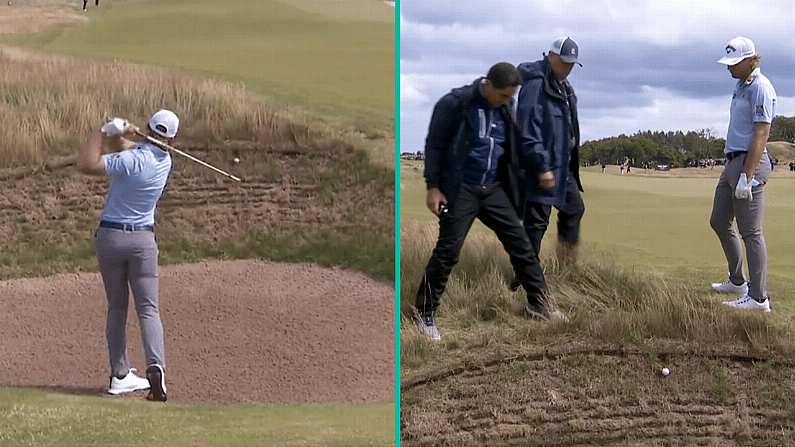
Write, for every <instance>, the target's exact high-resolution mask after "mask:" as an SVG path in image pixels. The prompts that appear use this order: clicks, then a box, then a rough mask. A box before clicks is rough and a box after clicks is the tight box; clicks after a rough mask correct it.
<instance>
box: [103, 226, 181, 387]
mask: <svg viewBox="0 0 795 447" xmlns="http://www.w3.org/2000/svg"><path fill="white" fill-rule="evenodd" d="M95 243H96V253H97V260H98V261H99V269H100V272H101V273H102V281H103V282H104V283H105V294H106V296H107V300H108V319H107V326H106V328H105V336H106V337H107V341H108V354H109V356H110V370H111V374H113V375H114V376H116V377H123V376H125V375H127V373H128V372H129V370H130V363H129V361H128V359H127V308H128V301H129V295H130V290H131V289H132V294H133V298H134V300H135V310H136V311H137V313H138V321H139V324H140V327H141V337H142V338H143V345H144V353H145V355H146V365H147V366H150V365H153V364H157V365H160V366H162V367H163V368H165V366H166V365H165V358H164V347H163V324H162V323H161V321H160V300H159V296H158V288H159V274H158V266H157V257H158V250H157V242H156V241H155V235H154V233H152V232H151V231H124V230H116V229H111V228H99V229H98V230H97V234H96V241H95Z"/></svg>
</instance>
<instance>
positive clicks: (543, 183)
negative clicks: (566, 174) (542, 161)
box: [538, 171, 555, 189]
mask: <svg viewBox="0 0 795 447" xmlns="http://www.w3.org/2000/svg"><path fill="white" fill-rule="evenodd" d="M538 186H540V187H541V189H552V188H554V187H555V174H553V173H552V171H547V172H543V173H541V174H538Z"/></svg>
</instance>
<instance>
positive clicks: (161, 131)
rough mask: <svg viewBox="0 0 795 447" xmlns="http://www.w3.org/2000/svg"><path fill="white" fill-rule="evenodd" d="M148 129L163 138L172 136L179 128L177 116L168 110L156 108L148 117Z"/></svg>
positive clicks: (175, 134)
mask: <svg viewBox="0 0 795 447" xmlns="http://www.w3.org/2000/svg"><path fill="white" fill-rule="evenodd" d="M149 129H150V130H151V131H152V132H154V133H156V134H158V135H160V136H161V137H163V138H174V137H175V136H177V130H179V118H177V115H176V114H175V113H174V112H172V111H170V110H158V112H157V113H155V114H154V115H152V118H150V119H149Z"/></svg>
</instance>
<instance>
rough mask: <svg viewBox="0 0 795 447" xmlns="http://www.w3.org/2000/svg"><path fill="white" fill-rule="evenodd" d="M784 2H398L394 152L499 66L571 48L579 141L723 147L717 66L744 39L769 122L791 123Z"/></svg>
mask: <svg viewBox="0 0 795 447" xmlns="http://www.w3.org/2000/svg"><path fill="white" fill-rule="evenodd" d="M792 8H793V6H792V2H791V0H779V1H772V0H768V1H754V2H749V1H747V0H742V1H738V0H713V1H699V2H692V1H679V0H658V1H650V0H646V1H628V0H558V1H540V0H498V1H497V0H495V1H487V2H484V1H474V0H433V1H421V0H403V1H401V2H400V16H401V22H400V97H401V98H400V139H401V141H400V143H401V150H402V151H415V150H420V149H422V147H423V146H424V141H425V135H426V133H427V128H428V120H429V119H430V114H431V111H432V109H433V105H434V104H435V102H436V101H437V100H438V99H439V98H440V97H441V96H442V95H443V94H444V93H446V92H447V91H449V90H450V89H451V88H453V87H458V86H461V85H464V84H467V83H470V82H472V80H474V79H475V78H476V77H478V76H482V75H483V74H485V72H486V71H487V70H488V68H489V67H490V66H491V65H492V64H493V63H495V62H499V61H508V62H512V63H514V64H519V63H521V62H528V61H533V60H538V59H541V58H542V57H543V56H542V53H543V52H545V51H546V50H547V49H548V47H549V45H550V43H551V42H552V41H553V40H554V39H555V37H557V36H562V35H568V36H571V37H572V38H573V39H574V40H575V41H577V43H578V44H579V46H580V61H581V62H582V63H583V65H584V67H582V68H580V67H579V66H575V68H574V70H573V72H572V74H571V75H570V76H569V80H570V81H571V82H572V84H573V85H574V87H575V89H576V91H577V95H578V97H579V108H580V127H581V131H582V134H583V138H584V139H586V140H587V139H596V138H602V137H606V136H611V135H618V134H620V133H627V134H629V133H633V132H635V131H637V130H639V129H644V130H645V129H653V130H695V129H703V128H709V129H711V130H712V131H713V134H715V135H717V136H720V137H725V135H726V127H727V125H728V121H729V103H730V101H731V93H732V90H733V88H734V83H735V81H734V80H733V79H732V78H731V76H730V75H729V72H728V70H727V69H726V68H725V66H723V65H719V64H717V63H716V62H715V61H716V60H717V59H719V58H720V57H721V56H722V54H723V52H724V47H725V45H726V42H727V41H728V40H729V39H731V38H732V37H735V36H738V35H741V36H746V37H750V38H751V39H752V40H753V41H754V42H755V43H756V47H757V51H758V52H759V53H760V55H761V56H762V72H763V73H765V74H766V75H767V77H768V78H770V80H771V82H772V83H773V86H774V87H775V89H776V92H777V94H778V103H777V110H776V114H778V115H786V116H795V28H794V27H793V21H792V20H793V10H792Z"/></svg>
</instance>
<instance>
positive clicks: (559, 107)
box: [513, 37, 585, 288]
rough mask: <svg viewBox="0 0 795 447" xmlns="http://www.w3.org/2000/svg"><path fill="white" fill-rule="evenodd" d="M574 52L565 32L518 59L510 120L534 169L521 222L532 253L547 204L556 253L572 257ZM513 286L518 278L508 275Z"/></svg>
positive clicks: (575, 229) (579, 211)
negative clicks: (536, 54)
mask: <svg viewBox="0 0 795 447" xmlns="http://www.w3.org/2000/svg"><path fill="white" fill-rule="evenodd" d="M578 56H579V48H578V47H577V44H576V43H575V42H574V40H572V39H571V38H569V37H561V38H559V39H557V40H555V41H554V42H553V43H552V46H551V47H550V50H549V53H548V54H547V55H545V57H544V59H542V60H539V61H536V62H527V63H524V64H521V65H519V72H520V73H521V75H522V87H521V89H520V91H519V100H518V108H517V113H516V123H517V126H518V127H519V130H520V140H521V141H520V144H521V148H522V149H521V151H522V155H523V156H524V158H525V159H526V162H527V163H528V166H533V167H534V169H535V170H536V172H538V175H528V176H527V178H526V181H527V185H526V194H527V197H526V207H525V210H524V226H525V230H526V231H527V235H528V237H529V238H530V241H531V242H532V244H533V249H534V250H535V252H536V253H540V250H541V240H542V239H543V238H544V233H545V232H546V230H547V226H548V225H549V216H550V213H551V211H552V209H551V208H552V206H554V207H555V208H557V210H558V250H557V254H558V259H559V260H560V261H561V262H563V263H564V264H566V263H570V262H573V261H574V258H575V254H576V252H575V248H576V245H577V243H578V242H579V240H580V221H581V220H582V216H583V214H584V213H585V204H584V203H583V200H582V196H581V195H580V191H582V190H583V189H582V183H581V182H580V171H579V163H580V162H579V156H578V154H579V147H580V125H579V122H578V120H577V96H576V95H575V94H574V89H573V88H572V86H571V84H569V82H568V81H567V80H566V77H567V76H568V75H569V73H570V72H571V69H572V68H573V67H574V64H575V63H577V64H579V62H577V57H578ZM513 287H514V288H518V282H516V281H514V284H513Z"/></svg>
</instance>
